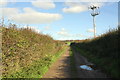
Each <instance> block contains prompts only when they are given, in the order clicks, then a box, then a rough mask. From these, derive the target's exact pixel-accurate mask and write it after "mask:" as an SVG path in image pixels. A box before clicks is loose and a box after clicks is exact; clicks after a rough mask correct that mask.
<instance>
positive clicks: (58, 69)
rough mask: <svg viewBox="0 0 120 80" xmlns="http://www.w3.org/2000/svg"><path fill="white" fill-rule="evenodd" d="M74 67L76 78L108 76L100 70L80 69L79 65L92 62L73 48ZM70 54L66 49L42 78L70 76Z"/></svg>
mask: <svg viewBox="0 0 120 80" xmlns="http://www.w3.org/2000/svg"><path fill="white" fill-rule="evenodd" d="M73 53H74V59H75V67H76V69H77V72H76V73H75V75H76V78H108V77H107V76H106V75H105V74H104V73H102V72H101V71H100V70H85V69H81V68H80V65H86V64H92V63H90V62H88V61H87V59H86V58H85V57H83V56H81V55H80V53H78V52H77V51H76V50H75V49H73ZM70 73H71V69H70V56H69V50H67V51H66V53H64V54H63V55H62V56H61V57H60V58H59V59H58V60H57V61H56V62H55V63H53V64H52V66H51V67H50V69H49V71H48V72H47V73H46V74H45V75H44V76H43V78H72V75H70Z"/></svg>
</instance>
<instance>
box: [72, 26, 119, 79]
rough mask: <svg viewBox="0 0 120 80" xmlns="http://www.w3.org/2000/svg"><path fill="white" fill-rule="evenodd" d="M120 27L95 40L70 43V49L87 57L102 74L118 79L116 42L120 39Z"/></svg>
mask: <svg viewBox="0 0 120 80" xmlns="http://www.w3.org/2000/svg"><path fill="white" fill-rule="evenodd" d="M119 33H120V27H119V28H118V29H115V30H111V31H109V32H108V33H106V34H103V35H101V36H99V37H96V38H95V39H91V40H86V41H83V42H80V43H72V44H71V48H74V49H76V50H77V51H79V53H80V54H82V55H84V56H85V57H87V58H88V59H89V60H90V61H91V62H93V63H95V64H96V65H97V67H99V68H101V69H102V70H103V72H105V73H107V74H108V75H109V76H111V77H113V78H119V77H120V74H119V66H118V64H119V61H120V58H119V56H118V41H119V39H120V37H119V36H120V34H119Z"/></svg>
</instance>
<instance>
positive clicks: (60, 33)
mask: <svg viewBox="0 0 120 80" xmlns="http://www.w3.org/2000/svg"><path fill="white" fill-rule="evenodd" d="M57 34H58V35H60V36H66V37H68V36H71V35H70V34H69V33H68V32H67V31H66V30H65V29H64V28H62V29H61V30H60V31H59V32H57Z"/></svg>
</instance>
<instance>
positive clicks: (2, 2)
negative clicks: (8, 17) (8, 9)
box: [0, 0, 8, 7]
mask: <svg viewBox="0 0 120 80" xmlns="http://www.w3.org/2000/svg"><path fill="white" fill-rule="evenodd" d="M7 3H8V2H7V0H0V7H4V6H6V5H7Z"/></svg>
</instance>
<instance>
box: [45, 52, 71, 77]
mask: <svg viewBox="0 0 120 80" xmlns="http://www.w3.org/2000/svg"><path fill="white" fill-rule="evenodd" d="M43 78H70V57H69V50H67V51H66V53H64V54H63V55H62V56H61V57H60V58H59V59H58V60H57V61H56V62H55V63H53V64H52V65H51V67H50V69H49V71H48V72H47V73H46V74H45V75H44V76H43Z"/></svg>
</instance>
